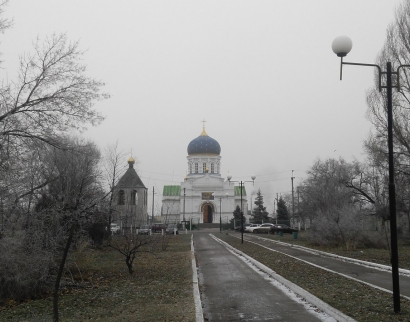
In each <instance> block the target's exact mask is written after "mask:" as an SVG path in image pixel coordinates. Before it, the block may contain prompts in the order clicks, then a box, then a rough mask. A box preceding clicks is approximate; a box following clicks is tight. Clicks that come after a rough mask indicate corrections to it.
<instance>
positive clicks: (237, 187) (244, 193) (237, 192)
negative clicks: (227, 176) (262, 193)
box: [234, 186, 246, 197]
mask: <svg viewBox="0 0 410 322" xmlns="http://www.w3.org/2000/svg"><path fill="white" fill-rule="evenodd" d="M234 189H235V196H240V195H241V187H240V186H235V187H234ZM245 196H246V189H245V187H242V197H245Z"/></svg>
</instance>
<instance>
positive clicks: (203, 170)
mask: <svg viewBox="0 0 410 322" xmlns="http://www.w3.org/2000/svg"><path fill="white" fill-rule="evenodd" d="M187 152H188V156H187V161H188V162H187V167H188V168H187V175H186V177H185V178H184V180H183V181H182V182H181V184H180V185H167V186H164V189H163V194H162V195H163V197H162V207H161V221H162V222H169V223H180V222H183V221H192V222H193V223H219V221H220V220H221V221H222V222H224V223H226V222H227V221H228V220H229V219H231V218H232V217H233V211H234V210H235V208H236V206H239V207H240V206H241V191H240V189H241V188H240V187H239V186H235V185H234V183H233V182H229V181H228V180H225V179H224V178H223V177H222V176H221V169H222V167H221V158H222V157H221V146H220V145H219V143H218V141H216V140H215V139H213V138H212V137H210V136H209V135H208V134H207V133H206V131H205V126H203V129H202V133H201V134H200V135H199V136H198V137H197V138H195V139H193V140H192V141H191V142H190V143H189V144H188V148H187ZM242 209H243V212H244V215H245V216H246V214H247V209H248V204H247V198H246V191H245V187H242Z"/></svg>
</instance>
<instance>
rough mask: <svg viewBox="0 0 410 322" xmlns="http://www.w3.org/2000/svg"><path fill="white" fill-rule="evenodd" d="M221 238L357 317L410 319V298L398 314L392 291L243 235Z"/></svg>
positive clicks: (363, 318) (403, 303)
mask: <svg viewBox="0 0 410 322" xmlns="http://www.w3.org/2000/svg"><path fill="white" fill-rule="evenodd" d="M238 235H239V234H238ZM264 236H266V235H264ZM217 237H220V236H219V235H218V236H217ZM284 237H285V236H284ZM220 238H221V239H222V240H224V241H225V242H227V243H229V244H230V245H232V246H233V247H235V248H237V249H239V250H241V251H243V252H244V253H246V254H248V255H249V256H251V257H253V258H254V259H256V260H257V261H259V262H261V263H263V264H264V265H266V266H268V267H270V268H271V269H272V270H274V271H275V272H276V273H278V274H279V275H281V276H283V277H284V278H286V279H288V280H289V281H291V282H293V283H295V284H297V285H298V286H300V287H302V288H303V289H305V290H307V291H308V292H310V293H312V294H314V295H315V296H317V297H318V298H320V299H322V300H323V301H325V302H326V303H328V304H330V305H331V306H333V307H335V308H337V309H338V310H340V311H341V312H343V313H345V314H346V315H349V316H351V317H353V318H354V319H356V320H357V321H366V322H367V321H368V322H373V321H410V301H407V300H402V301H401V314H400V315H396V314H394V313H393V300H392V295H391V294H388V293H385V292H382V291H379V290H376V289H373V288H371V287H368V286H365V285H363V284H361V283H358V282H354V281H352V280H350V279H347V278H344V277H341V276H339V275H337V274H332V273H330V272H327V271H324V270H321V269H319V268H315V267H313V266H311V265H308V264H305V263H303V262H300V261H297V260H295V259H292V258H290V257H288V256H285V255H282V254H279V253H273V252H271V251H268V250H266V249H265V248H262V247H259V246H257V245H255V244H252V243H247V242H244V243H243V244H241V241H240V239H238V238H235V237H232V236H230V235H226V234H222V235H221V237H220ZM284 239H285V238H282V240H284ZM289 241H290V239H289Z"/></svg>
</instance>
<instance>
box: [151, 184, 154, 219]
mask: <svg viewBox="0 0 410 322" xmlns="http://www.w3.org/2000/svg"><path fill="white" fill-rule="evenodd" d="M154 191H155V189H154V187H152V216H151V224H153V223H154V193H155V192H154Z"/></svg>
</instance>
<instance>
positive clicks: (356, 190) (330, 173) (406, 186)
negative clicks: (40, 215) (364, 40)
mask: <svg viewBox="0 0 410 322" xmlns="http://www.w3.org/2000/svg"><path fill="white" fill-rule="evenodd" d="M409 33H410V1H409V0H405V1H403V3H402V4H401V5H399V6H398V8H397V10H396V15H395V21H394V22H393V23H391V24H390V25H389V26H388V28H387V38H386V42H385V44H384V46H383V48H382V50H381V51H380V53H379V55H378V58H377V61H376V64H378V65H379V66H381V67H382V69H383V70H384V69H385V68H386V62H391V63H392V66H393V70H394V71H395V70H397V68H398V66H400V65H409V64H410V37H409V36H408V35H409ZM409 73H410V70H409V68H401V69H400V73H399V75H395V76H394V77H396V79H394V80H393V85H396V84H397V83H398V80H397V77H399V78H400V79H399V81H400V88H399V89H397V90H393V145H394V166H395V183H396V203H397V222H398V233H399V234H400V235H401V236H403V235H409V234H410V127H409V124H410V123H409V122H410V80H409V77H408V76H409ZM384 81H385V79H384V77H382V82H384ZM367 104H368V111H367V117H368V119H369V121H370V122H371V123H372V130H371V133H370V134H369V137H368V138H367V139H366V140H365V142H364V153H365V155H366V159H365V161H364V162H358V161H353V162H346V161H345V160H344V159H342V158H340V159H338V160H337V159H327V160H316V161H315V162H314V164H313V165H312V167H311V168H310V169H309V171H308V173H307V178H305V180H304V181H303V182H302V183H301V184H300V186H299V187H297V189H296V192H295V195H294V198H293V199H292V196H290V195H288V196H286V200H287V202H288V205H289V204H291V203H295V209H296V210H295V214H294V217H295V219H297V220H298V221H300V222H302V224H303V223H305V222H307V221H308V222H311V223H312V236H313V239H314V241H315V242H317V243H320V244H329V243H333V244H338V245H345V246H346V247H347V248H352V247H355V246H357V245H358V244H369V245H372V246H374V245H381V244H383V245H386V244H387V245H388V244H389V236H390V235H389V233H388V230H389V225H386V222H387V221H388V220H389V219H390V213H389V175H388V145H387V98H386V93H385V90H382V91H379V75H378V71H377V69H375V84H374V86H373V87H372V88H371V89H370V90H369V91H368V92H367ZM375 231H376V232H378V233H374V232H375Z"/></svg>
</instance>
